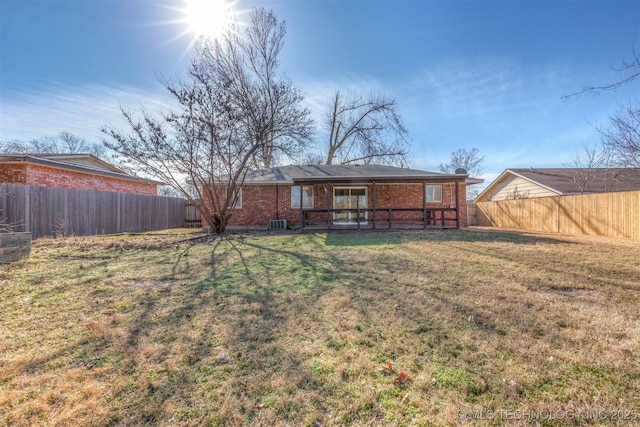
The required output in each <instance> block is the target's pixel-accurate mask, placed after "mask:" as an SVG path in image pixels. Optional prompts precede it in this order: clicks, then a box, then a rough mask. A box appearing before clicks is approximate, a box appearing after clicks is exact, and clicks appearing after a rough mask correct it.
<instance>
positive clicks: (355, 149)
mask: <svg viewBox="0 0 640 427" xmlns="http://www.w3.org/2000/svg"><path fill="white" fill-rule="evenodd" d="M325 125H326V127H327V132H328V134H329V140H328V144H327V147H326V153H327V156H326V160H325V163H326V164H327V165H330V164H334V163H340V164H350V163H365V164H366V163H373V162H375V163H382V164H396V165H400V166H404V165H406V163H407V156H408V153H409V150H408V141H407V136H408V132H407V130H406V129H405V127H404V125H403V124H402V120H401V118H400V115H399V114H398V112H397V111H396V102H395V101H394V100H391V99H388V98H385V97H383V96H380V95H372V96H370V97H369V98H364V97H363V96H357V95H353V96H350V97H348V98H347V99H343V98H342V96H341V94H340V91H336V94H335V96H334V98H333V101H332V103H331V107H330V108H329V111H328V113H327V117H326V122H325Z"/></svg>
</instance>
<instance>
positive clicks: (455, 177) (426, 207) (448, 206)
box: [229, 165, 481, 229]
mask: <svg viewBox="0 0 640 427" xmlns="http://www.w3.org/2000/svg"><path fill="white" fill-rule="evenodd" d="M479 182H481V180H474V179H470V178H469V177H468V175H467V174H466V171H465V173H461V174H442V173H436V172H427V171H421V170H416V169H407V168H398V167H391V166H382V165H289V166H280V167H275V168H271V169H262V170H257V171H253V172H250V173H249V174H248V175H247V177H246V179H245V181H244V184H243V186H242V188H241V190H240V194H239V200H238V203H237V204H236V206H235V207H234V210H233V214H232V216H231V220H230V223H229V226H230V227H248V228H268V227H272V228H284V227H301V228H307V227H313V228H325V229H326V228H395V227H423V228H457V227H464V226H466V186H467V185H468V184H474V183H479Z"/></svg>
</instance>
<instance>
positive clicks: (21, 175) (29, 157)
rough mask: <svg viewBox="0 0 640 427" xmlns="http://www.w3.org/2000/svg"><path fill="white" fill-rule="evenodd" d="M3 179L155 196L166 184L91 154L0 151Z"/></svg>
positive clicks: (1, 179)
mask: <svg viewBox="0 0 640 427" xmlns="http://www.w3.org/2000/svg"><path fill="white" fill-rule="evenodd" d="M0 182H8V183H15V184H25V185H31V186H40V187H57V188H74V189H77V190H95V191H108V192H118V193H132V194H146V195H153V196H155V195H157V194H158V185H162V183H161V182H158V181H153V180H149V179H144V178H138V177H135V176H132V175H129V174H127V173H125V172H124V171H122V170H121V169H119V168H117V167H115V166H113V165H112V164H110V163H107V162H105V161H103V160H100V159H99V158H97V157H96V156H94V155H91V154H0Z"/></svg>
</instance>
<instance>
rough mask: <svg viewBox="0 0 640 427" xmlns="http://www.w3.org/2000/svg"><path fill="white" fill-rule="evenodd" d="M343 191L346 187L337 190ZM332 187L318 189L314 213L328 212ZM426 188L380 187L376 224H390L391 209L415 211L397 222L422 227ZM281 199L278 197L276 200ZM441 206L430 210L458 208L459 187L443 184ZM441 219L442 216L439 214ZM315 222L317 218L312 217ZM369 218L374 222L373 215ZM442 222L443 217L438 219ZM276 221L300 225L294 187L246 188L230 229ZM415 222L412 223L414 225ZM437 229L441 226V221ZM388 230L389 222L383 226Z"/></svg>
mask: <svg viewBox="0 0 640 427" xmlns="http://www.w3.org/2000/svg"><path fill="white" fill-rule="evenodd" d="M335 187H342V186H335ZM333 188H334V186H331V187H330V188H329V190H328V191H326V186H325V185H324V184H318V185H315V186H314V209H326V208H327V197H329V198H330V199H329V200H332V198H333ZM422 188H423V187H422V184H376V209H377V210H378V211H377V212H376V220H380V221H386V219H387V217H388V213H387V211H386V210H384V209H387V208H415V209H420V211H415V212H413V211H412V212H394V213H393V220H397V222H396V225H400V224H405V225H407V224H420V225H421V224H422V217H423V212H422V211H421V209H422V204H423V202H422V200H423V192H422ZM276 195H277V197H276ZM367 198H368V206H369V208H371V207H372V206H373V191H372V185H368V186H367ZM442 199H443V201H442V202H441V203H427V209H429V208H432V209H433V208H445V207H446V208H448V207H453V208H455V206H456V201H455V184H443V188H442ZM459 207H460V212H459V215H458V217H459V220H460V226H461V227H465V226H466V221H467V213H466V212H467V209H466V186H465V185H464V184H459ZM438 215H439V213H438ZM311 218H314V216H311ZM369 218H370V219H372V217H371V213H370V214H369ZM437 218H439V216H438V217H437ZM445 218H455V213H454V212H449V213H446V215H445ZM272 219H286V220H287V223H288V225H289V226H293V225H297V224H299V223H300V209H297V208H294V207H292V206H291V187H290V186H286V185H278V186H276V185H262V186H256V185H245V186H243V189H242V208H240V209H235V210H234V211H233V214H232V216H231V220H230V222H229V225H230V226H257V227H266V226H267V225H268V224H269V221H270V220H272ZM315 219H317V220H318V221H326V213H324V212H323V213H319V214H315ZM410 220H412V221H410ZM436 225H440V222H439V221H438V222H437V223H436ZM446 225H448V226H455V221H454V220H450V221H447V222H446ZM380 226H381V227H384V226H386V223H385V222H381V223H380Z"/></svg>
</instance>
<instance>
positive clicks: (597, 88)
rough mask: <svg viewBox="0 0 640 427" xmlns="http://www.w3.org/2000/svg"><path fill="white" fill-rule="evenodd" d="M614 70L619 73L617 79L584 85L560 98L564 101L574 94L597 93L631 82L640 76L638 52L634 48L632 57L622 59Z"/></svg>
mask: <svg viewBox="0 0 640 427" xmlns="http://www.w3.org/2000/svg"><path fill="white" fill-rule="evenodd" d="M616 71H617V72H618V73H619V74H620V77H618V79H616V80H614V81H613V82H610V83H604V84H600V85H585V86H584V87H583V88H582V89H581V90H579V91H578V92H575V93H572V94H570V95H564V96H563V97H562V99H563V100H565V101H566V100H567V99H569V98H572V97H575V96H580V95H585V94H598V93H600V92H602V91H607V90H612V89H618V88H619V87H622V86H624V85H626V84H629V83H631V82H632V81H634V80H635V79H637V78H638V77H640V54H639V53H638V52H636V51H635V49H634V51H633V57H632V59H631V60H630V61H627V60H625V61H623V62H622V66H620V67H619V68H617V69H616Z"/></svg>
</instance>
